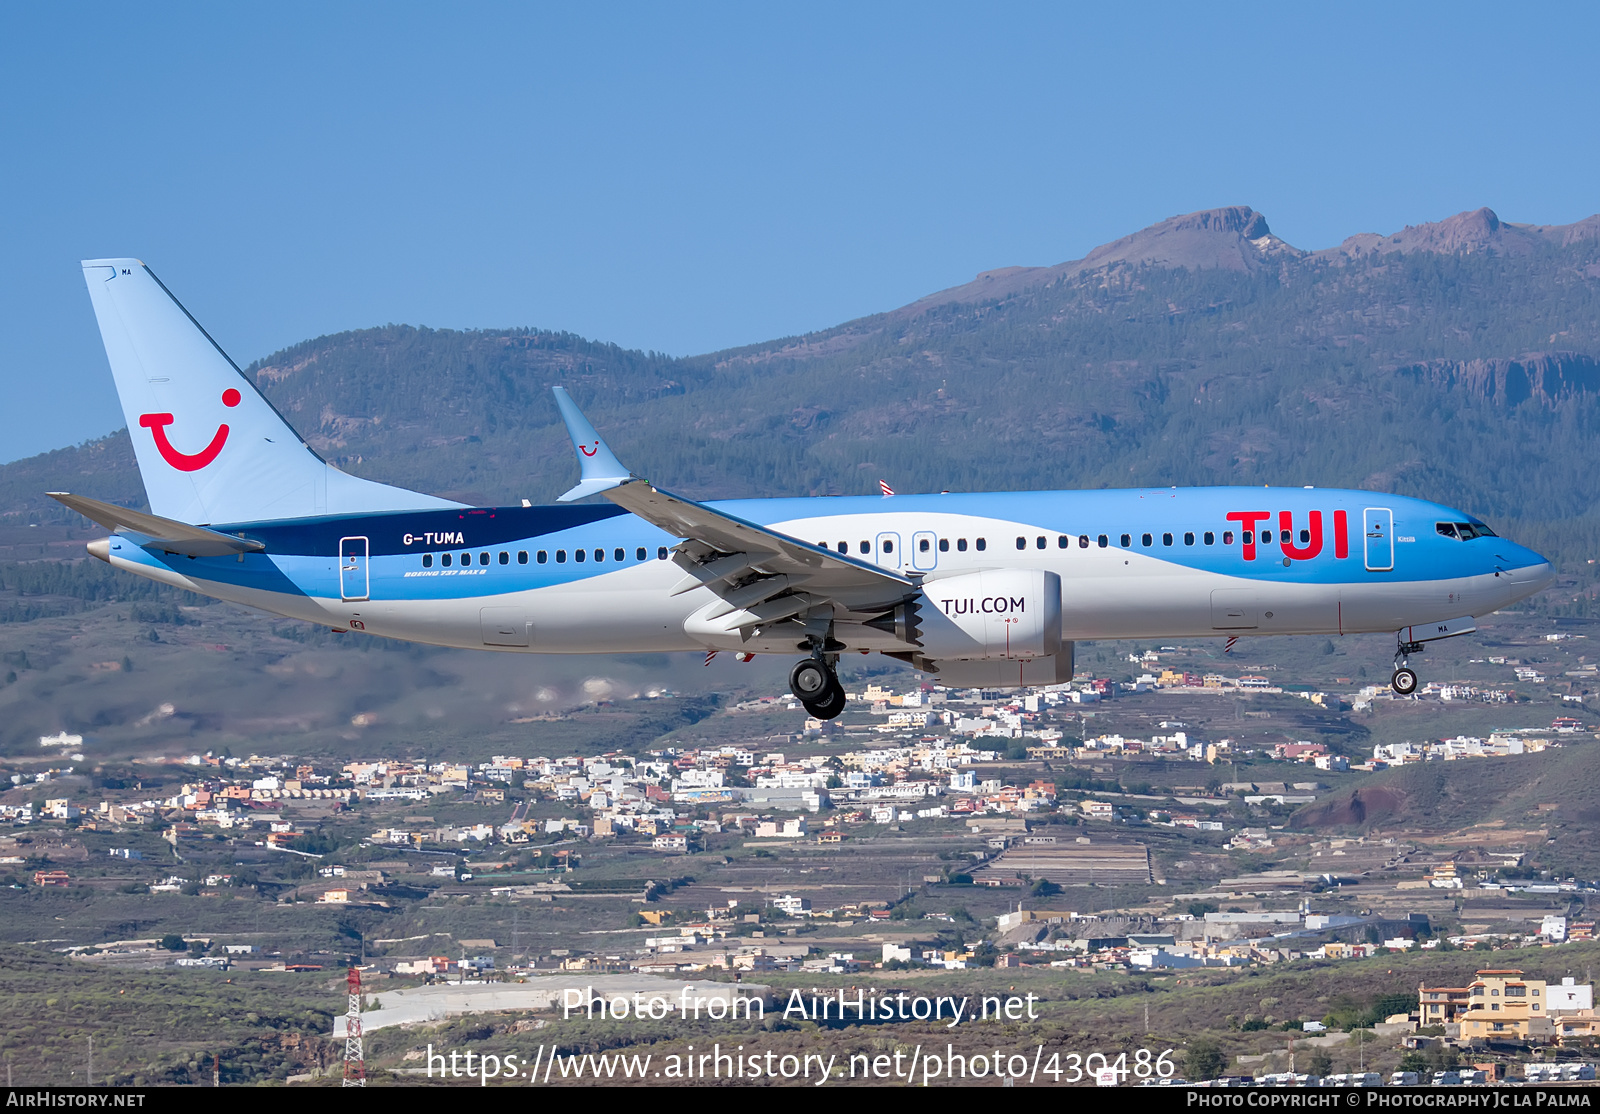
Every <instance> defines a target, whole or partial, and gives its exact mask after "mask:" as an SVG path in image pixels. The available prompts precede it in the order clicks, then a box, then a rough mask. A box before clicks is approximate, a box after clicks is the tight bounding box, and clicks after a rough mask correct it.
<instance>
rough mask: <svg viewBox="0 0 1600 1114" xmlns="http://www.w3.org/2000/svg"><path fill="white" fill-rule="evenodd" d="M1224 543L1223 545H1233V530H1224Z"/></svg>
mask: <svg viewBox="0 0 1600 1114" xmlns="http://www.w3.org/2000/svg"><path fill="white" fill-rule="evenodd" d="M1222 544H1223V545H1232V544H1233V531H1232V530H1224V531H1223V532H1222Z"/></svg>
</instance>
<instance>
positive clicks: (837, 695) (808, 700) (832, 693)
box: [789, 653, 845, 719]
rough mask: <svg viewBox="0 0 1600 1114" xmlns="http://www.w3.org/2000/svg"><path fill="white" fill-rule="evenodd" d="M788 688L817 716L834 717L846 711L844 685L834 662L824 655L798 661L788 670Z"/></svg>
mask: <svg viewBox="0 0 1600 1114" xmlns="http://www.w3.org/2000/svg"><path fill="white" fill-rule="evenodd" d="M789 691H790V692H792V693H794V695H795V699H796V700H798V701H800V703H801V704H804V705H805V709H806V711H808V712H810V713H811V714H812V715H813V716H815V717H816V718H817V719H832V718H833V717H835V716H837V715H838V714H839V713H840V712H842V711H844V705H845V695H844V687H843V686H842V685H840V684H839V677H838V675H837V674H836V673H835V672H834V667H833V663H832V662H831V661H829V660H828V658H827V656H825V655H823V654H820V653H819V654H814V655H812V656H811V657H809V658H805V659H803V660H801V661H799V662H796V663H795V667H794V668H793V669H792V670H790V671H789Z"/></svg>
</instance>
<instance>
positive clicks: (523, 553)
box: [517, 549, 528, 565]
mask: <svg viewBox="0 0 1600 1114" xmlns="http://www.w3.org/2000/svg"><path fill="white" fill-rule="evenodd" d="M527 563H528V551H527V550H526V549H519V550H517V564H519V565H526V564H527Z"/></svg>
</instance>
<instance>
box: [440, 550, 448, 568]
mask: <svg viewBox="0 0 1600 1114" xmlns="http://www.w3.org/2000/svg"><path fill="white" fill-rule="evenodd" d="M450 560H451V557H450V554H448V553H441V554H440V555H439V563H440V564H441V565H443V566H444V567H445V568H447V569H448V568H449V567H450Z"/></svg>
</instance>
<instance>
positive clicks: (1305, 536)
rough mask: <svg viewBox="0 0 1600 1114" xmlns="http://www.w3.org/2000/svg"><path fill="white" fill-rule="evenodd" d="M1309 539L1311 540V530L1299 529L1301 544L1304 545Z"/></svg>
mask: <svg viewBox="0 0 1600 1114" xmlns="http://www.w3.org/2000/svg"><path fill="white" fill-rule="evenodd" d="M1310 540H1311V531H1310V530H1302V531H1300V544H1301V545H1305V544H1306V543H1307V542H1309V541H1310Z"/></svg>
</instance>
